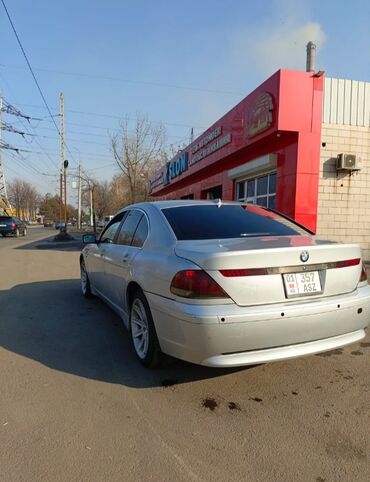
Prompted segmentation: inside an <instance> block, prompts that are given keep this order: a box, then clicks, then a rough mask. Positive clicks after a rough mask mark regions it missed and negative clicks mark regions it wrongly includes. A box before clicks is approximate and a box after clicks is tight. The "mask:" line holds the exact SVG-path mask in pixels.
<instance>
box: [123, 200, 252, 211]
mask: <svg viewBox="0 0 370 482" xmlns="http://www.w3.org/2000/svg"><path fill="white" fill-rule="evenodd" d="M219 202H221V203H222V204H231V205H233V204H234V205H240V204H241V203H239V202H237V201H222V200H220V199H210V200H202V201H201V200H197V199H174V200H166V201H147V202H142V203H136V204H131V205H129V206H125V207H124V208H122V209H120V211H122V210H123V209H128V208H130V209H132V208H140V207H142V208H145V207H149V206H153V207H155V208H157V209H158V210H161V209H166V208H175V207H182V206H202V205H203V206H207V205H209V206H212V205H215V204H216V205H217V204H218V203H219ZM242 204H245V203H242Z"/></svg>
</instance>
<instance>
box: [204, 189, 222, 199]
mask: <svg viewBox="0 0 370 482" xmlns="http://www.w3.org/2000/svg"><path fill="white" fill-rule="evenodd" d="M221 198H222V186H215V187H212V188H211V189H207V190H205V191H202V199H221Z"/></svg>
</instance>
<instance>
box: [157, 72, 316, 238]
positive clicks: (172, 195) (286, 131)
mask: <svg viewBox="0 0 370 482" xmlns="http://www.w3.org/2000/svg"><path fill="white" fill-rule="evenodd" d="M322 89H323V77H315V76H313V74H312V73H308V72H300V71H288V70H279V71H278V72H276V73H275V74H274V75H273V76H271V77H270V78H269V79H267V80H266V81H265V82H264V83H263V84H261V85H260V86H259V87H258V88H257V89H256V90H254V91H253V92H252V93H251V94H250V95H248V96H247V97H246V98H245V99H243V100H242V101H241V102H240V103H239V104H238V105H236V106H235V107H234V108H233V109H232V110H231V111H229V112H228V113H227V114H225V115H224V116H223V117H222V118H221V119H219V120H218V121H217V122H216V123H214V124H213V125H212V126H211V127H210V128H209V129H207V130H206V131H205V132H204V133H203V134H202V135H201V136H199V138H198V139H196V140H195V141H194V142H193V143H192V144H190V145H189V146H188V147H187V148H186V149H185V151H188V155H189V159H191V147H192V146H194V145H196V144H197V143H198V142H199V140H201V139H203V138H204V137H205V136H206V135H207V134H208V133H210V132H213V131H214V130H215V128H217V127H218V126H221V127H222V135H221V137H222V136H224V135H225V134H227V133H231V135H232V140H231V143H229V144H227V145H225V146H224V147H222V148H220V149H219V150H217V151H215V152H213V153H212V154H209V155H208V156H207V157H205V158H204V159H202V160H201V161H199V162H198V163H196V164H194V165H192V166H189V168H188V170H187V171H185V172H184V173H182V174H180V175H179V176H178V177H176V178H175V179H172V180H171V182H170V184H168V185H167V186H163V185H159V186H156V187H154V188H153V189H152V195H153V196H155V197H160V198H166V199H179V198H181V197H183V196H186V195H188V194H193V195H194V198H195V199H201V197H202V195H201V193H202V191H203V190H206V189H209V188H212V187H215V186H217V185H220V184H221V185H222V186H223V193H222V198H223V199H224V200H233V199H234V198H235V193H234V183H233V181H232V180H230V179H229V178H228V174H227V173H228V171H229V170H230V169H232V168H233V167H236V166H239V165H241V164H244V163H246V162H248V161H249V160H253V159H256V158H257V157H260V156H262V155H265V154H269V153H272V152H276V153H278V161H277V199H276V205H277V209H278V210H280V211H282V212H284V213H286V214H287V215H289V216H291V217H292V218H294V219H296V220H297V221H298V222H300V223H302V224H304V225H305V226H307V227H308V228H310V229H311V230H313V231H315V230H316V219H317V198H318V176H319V158H320V139H321V111H322ZM264 92H267V93H268V94H270V95H271V96H272V99H273V111H272V123H271V125H270V126H269V127H267V128H266V129H265V130H263V132H261V133H259V134H257V135H255V136H253V137H250V136H249V135H248V133H247V130H248V128H249V124H250V123H251V120H250V119H251V117H250V112H251V110H252V109H253V107H254V105H255V103H256V101H257V100H258V99H259V97H260V95H261V94H262V93H264ZM160 175H161V173H158V176H160Z"/></svg>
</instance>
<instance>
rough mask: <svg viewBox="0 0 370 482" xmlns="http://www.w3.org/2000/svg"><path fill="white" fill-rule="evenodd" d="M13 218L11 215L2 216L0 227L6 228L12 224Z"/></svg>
mask: <svg viewBox="0 0 370 482" xmlns="http://www.w3.org/2000/svg"><path fill="white" fill-rule="evenodd" d="M12 223H13V219H12V218H10V217H9V216H0V227H2V228H5V227H8V226H11V224H12Z"/></svg>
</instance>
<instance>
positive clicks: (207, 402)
mask: <svg viewBox="0 0 370 482" xmlns="http://www.w3.org/2000/svg"><path fill="white" fill-rule="evenodd" d="M202 407H205V408H208V409H209V410H211V412H214V411H215V409H216V408H217V407H218V403H217V402H216V400H215V399H214V398H204V399H203V401H202Z"/></svg>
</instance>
